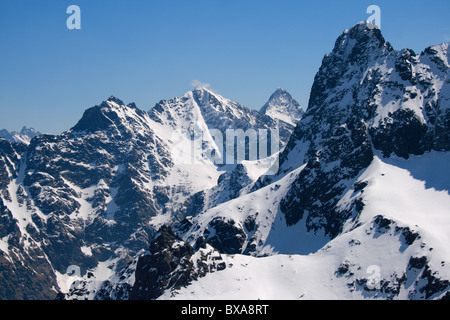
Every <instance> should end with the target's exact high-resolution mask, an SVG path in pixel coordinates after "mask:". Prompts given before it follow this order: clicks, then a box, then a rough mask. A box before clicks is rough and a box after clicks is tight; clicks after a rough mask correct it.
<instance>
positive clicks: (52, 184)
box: [0, 22, 450, 300]
mask: <svg viewBox="0 0 450 320" xmlns="http://www.w3.org/2000/svg"><path fill="white" fill-rule="evenodd" d="M448 49H449V44H448V43H447V44H440V45H435V46H431V47H428V48H425V49H424V50H423V51H422V52H421V53H415V52H413V51H412V50H410V49H402V50H395V49H394V48H393V47H392V46H391V44H390V43H389V42H387V41H386V40H385V39H384V37H383V36H382V34H381V31H380V30H379V29H378V28H376V27H375V26H374V25H372V24H370V23H368V22H360V23H358V24H356V25H355V26H353V27H352V28H350V29H348V30H345V31H344V32H343V33H342V34H341V35H340V36H339V38H338V39H337V41H336V43H335V45H334V48H333V49H332V51H331V52H330V53H329V54H327V55H326V56H325V57H324V58H323V61H322V65H321V67H320V69H319V71H318V72H317V74H316V76H315V79H314V83H313V85H312V88H311V93H310V99H309V103H308V106H307V108H306V111H304V110H303V109H302V108H301V107H300V105H299V104H298V103H297V102H296V101H295V100H294V98H293V97H292V96H291V95H290V94H289V93H288V92H287V91H286V90H284V89H281V88H279V89H277V90H276V91H275V92H274V93H273V94H272V95H271V96H270V98H269V100H268V102H267V103H266V104H265V105H264V106H262V108H261V109H260V110H259V111H257V110H254V109H250V108H248V107H246V106H243V105H241V104H239V103H237V102H234V101H231V100H229V99H227V98H225V97H222V96H221V95H219V94H218V93H216V92H214V91H212V90H209V89H207V88H205V87H201V86H199V87H196V88H195V89H194V90H192V91H190V92H187V93H186V94H184V95H183V96H181V97H177V98H172V99H170V100H163V101H160V102H159V103H157V104H156V105H155V106H154V107H153V108H152V109H151V110H149V111H148V112H147V111H144V110H141V109H139V108H138V107H137V106H136V105H135V104H134V103H129V104H125V103H124V102H122V101H121V100H120V99H118V98H116V97H113V96H111V97H109V98H108V99H107V100H106V101H103V102H101V103H100V104H99V105H96V106H94V107H92V108H89V109H87V110H86V111H85V112H84V114H83V115H82V117H81V119H80V120H79V121H78V123H76V124H75V125H74V126H73V127H72V128H71V129H70V130H67V131H65V132H64V133H62V134H61V135H48V134H40V133H36V135H35V136H34V134H33V137H30V139H26V140H25V141H24V140H23V139H22V140H21V141H18V140H17V139H14V138H13V136H12V135H11V134H10V135H7V132H5V135H3V137H4V138H0V270H1V272H0V298H1V299H10V300H11V299H32V300H36V299H67V300H73V299H89V300H93V299H99V300H127V299H130V300H142V299H233V300H236V299H287V300H291V299H449V298H450V246H449V244H450V211H449V208H450V194H449V192H450V177H449V172H450V86H449V84H450V79H449V70H450V65H449V57H450V52H449V50H448ZM228 129H233V130H242V131H244V132H246V131H247V132H248V131H249V130H253V131H254V132H263V131H264V130H266V131H270V130H276V131H277V132H278V136H279V148H276V149H275V152H271V154H268V156H267V157H266V158H264V159H258V160H251V161H250V160H246V161H243V162H241V163H237V164H221V163H218V162H217V161H214V159H213V158H212V157H210V155H211V154H215V155H216V156H217V155H221V154H222V153H223V145H222V143H225V142H224V141H220V140H218V139H217V132H220V133H225V132H226V131H227V130H228ZM24 133H25V132H24ZM198 134H201V136H202V140H201V150H202V151H201V152H200V153H196V154H192V155H191V154H190V156H192V157H191V158H190V159H189V160H190V161H180V157H181V158H183V156H184V154H183V152H182V151H183V150H184V149H183V145H182V144H180V138H182V139H185V138H186V137H187V140H188V141H191V140H193V139H194V138H195V137H196V135H198ZM16 136H17V135H16ZM258 149H261V145H259V148H258ZM277 150H278V151H277ZM184 151H185V150H184ZM249 152H250V151H249V150H248V149H247V150H246V153H247V155H248V153H249ZM184 160H185V159H184ZM274 166H275V168H277V170H276V172H272V170H270V169H269V170H268V168H274Z"/></svg>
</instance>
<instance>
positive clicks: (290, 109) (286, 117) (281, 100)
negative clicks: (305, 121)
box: [260, 88, 304, 126]
mask: <svg viewBox="0 0 450 320" xmlns="http://www.w3.org/2000/svg"><path fill="white" fill-rule="evenodd" d="M260 113H262V114H265V115H267V116H269V117H271V118H272V119H274V120H282V121H284V122H286V123H288V124H291V125H293V126H296V125H297V122H298V121H300V119H301V118H302V116H303V113H304V111H303V109H302V107H301V106H300V104H299V103H298V102H297V101H296V100H295V99H294V98H293V97H292V96H291V95H290V94H289V92H287V91H286V90H285V89H282V88H278V89H277V90H276V91H275V92H274V93H273V94H272V95H271V96H270V98H269V100H268V101H267V102H266V104H265V105H264V106H263V107H262V108H261V110H260Z"/></svg>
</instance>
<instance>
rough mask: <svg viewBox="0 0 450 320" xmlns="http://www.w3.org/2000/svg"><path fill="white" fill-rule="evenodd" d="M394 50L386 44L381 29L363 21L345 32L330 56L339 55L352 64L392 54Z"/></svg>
mask: <svg viewBox="0 0 450 320" xmlns="http://www.w3.org/2000/svg"><path fill="white" fill-rule="evenodd" d="M392 50H393V48H392V46H391V45H390V43H389V42H386V40H385V39H384V37H383V35H382V34H381V31H380V29H378V28H377V27H376V26H374V25H373V24H371V23H370V22H367V21H363V22H360V23H358V24H356V25H354V26H353V27H352V28H350V29H346V30H344V32H343V33H342V34H341V35H340V36H339V37H338V39H337V40H336V43H335V46H334V49H333V51H332V53H330V54H329V55H333V54H334V55H337V56H339V57H341V58H342V59H345V60H347V59H348V60H349V61H348V62H350V63H355V62H361V61H370V60H369V59H367V58H368V57H369V56H374V55H375V56H376V55H378V54H377V53H379V54H384V53H385V52H386V51H387V52H390V51H392Z"/></svg>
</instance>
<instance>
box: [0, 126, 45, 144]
mask: <svg viewBox="0 0 450 320" xmlns="http://www.w3.org/2000/svg"><path fill="white" fill-rule="evenodd" d="M41 134H42V133H40V132H39V131H36V130H35V129H33V128H27V127H23V128H22V130H20V132H17V131H11V132H10V131H8V130H6V129H2V130H0V138H3V139H6V140H8V141H10V142H19V143H24V144H29V143H30V141H31V139H33V138H34V137H36V136H38V135H41Z"/></svg>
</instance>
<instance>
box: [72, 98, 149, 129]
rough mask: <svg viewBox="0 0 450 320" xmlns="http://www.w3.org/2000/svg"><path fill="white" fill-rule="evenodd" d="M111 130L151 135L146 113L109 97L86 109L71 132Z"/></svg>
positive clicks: (133, 105)
mask: <svg viewBox="0 0 450 320" xmlns="http://www.w3.org/2000/svg"><path fill="white" fill-rule="evenodd" d="M109 130H112V131H114V132H115V134H123V133H126V134H132V135H134V134H136V133H138V134H140V135H146V134H147V133H152V130H151V128H150V118H149V116H148V114H147V112H145V111H143V110H140V109H138V108H137V107H136V105H135V104H134V103H130V104H128V105H125V104H124V102H123V101H122V100H120V99H118V98H116V97H114V96H110V97H109V98H108V99H107V100H106V101H103V102H102V103H101V104H100V105H96V106H94V107H91V108H89V109H87V110H86V111H85V112H84V114H83V116H82V118H81V119H80V120H79V121H78V123H77V124H76V125H75V126H74V127H73V128H72V129H71V131H72V132H90V133H93V132H96V131H109Z"/></svg>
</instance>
